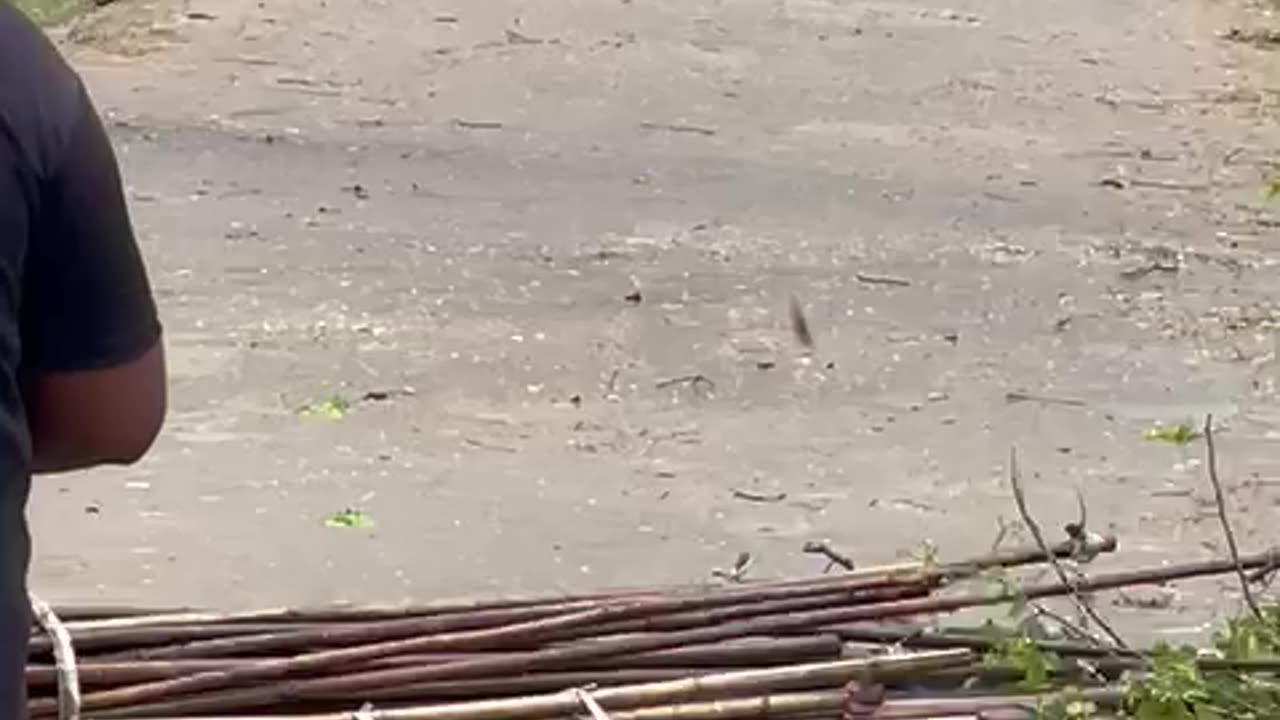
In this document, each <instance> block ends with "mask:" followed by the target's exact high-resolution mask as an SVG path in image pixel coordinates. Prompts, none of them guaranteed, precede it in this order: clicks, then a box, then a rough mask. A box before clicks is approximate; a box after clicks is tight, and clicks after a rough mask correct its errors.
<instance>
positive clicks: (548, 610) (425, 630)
mask: <svg viewBox="0 0 1280 720" xmlns="http://www.w3.org/2000/svg"><path fill="white" fill-rule="evenodd" d="M595 607H596V606H595V605H594V604H593V603H590V602H584V601H578V602H573V603H565V604H561V605H546V606H529V607H512V608H495V609H486V610H477V611H476V612H473V613H448V614H442V615H427V616H423V617H411V618H407V619H399V620H386V621H379V622H372V623H358V624H352V625H338V626H331V625H329V626H326V625H323V624H319V625H315V626H310V627H308V626H303V627H301V628H297V627H295V628H288V627H286V628H283V629H278V630H275V631H272V632H265V633H259V634H252V635H247V634H240V635H235V636H232V637H222V638H217V639H213V640H207V641H204V642H189V643H184V644H180V645H167V646H164V647H159V648H139V649H135V650H133V651H130V652H127V653H121V654H119V655H117V656H116V659H121V660H123V659H132V660H181V659H184V658H207V657H226V656H229V655H241V656H244V655H260V654H265V653H273V654H282V653H289V652H298V651H306V650H315V649H318V648H329V647H338V646H342V645H343V644H348V643H372V642H378V641H392V640H397V639H400V638H405V637H413V636H419V635H431V634H435V633H448V632H455V631H470V630H481V629H485V628H495V627H502V626H505V625H510V624H513V623H526V622H535V621H538V620H543V619H546V618H551V617H555V616H558V615H563V614H566V613H572V612H582V611H587V610H591V609H593V608H595ZM228 627H236V626H235V625H231V626H228ZM161 630H163V628H161Z"/></svg>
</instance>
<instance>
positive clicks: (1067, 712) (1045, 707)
mask: <svg viewBox="0 0 1280 720" xmlns="http://www.w3.org/2000/svg"><path fill="white" fill-rule="evenodd" d="M1096 717H1098V705H1097V703H1094V702H1093V701H1091V700H1089V699H1088V698H1086V697H1084V695H1083V694H1082V693H1081V692H1080V690H1079V689H1077V688H1068V689H1066V690H1064V691H1063V692H1061V693H1058V694H1057V695H1054V696H1052V697H1050V698H1047V699H1042V700H1041V701H1040V703H1039V704H1038V705H1037V706H1036V710H1035V718H1036V720H1093V718H1096Z"/></svg>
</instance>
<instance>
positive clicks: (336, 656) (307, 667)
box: [31, 578, 901, 715]
mask: <svg viewBox="0 0 1280 720" xmlns="http://www.w3.org/2000/svg"><path fill="white" fill-rule="evenodd" d="M858 583H861V584H862V585H866V586H869V588H870V589H868V590H865V591H862V592H861V593H859V592H857V591H855V590H853V589H852V588H857V587H858ZM846 587H849V588H851V589H850V590H849V592H848V593H847V597H845V598H844V599H845V601H846V602H848V603H854V604H856V603H858V602H859V601H860V597H861V596H863V595H866V599H867V600H875V599H877V596H876V595H873V594H870V593H875V592H877V591H897V592H901V589H900V588H898V587H896V586H893V585H889V586H888V587H886V586H885V582H884V581H883V580H881V579H874V578H873V579H870V580H862V581H858V580H849V581H846ZM776 592H777V591H775V590H771V589H768V588H759V589H753V590H752V591H751V592H740V593H724V594H722V595H720V596H716V597H711V598H708V597H705V596H703V597H692V598H672V599H662V600H653V601H642V602H637V603H632V604H622V605H617V606H605V607H601V608H593V609H590V610H584V611H581V612H575V613H566V614H563V615H557V616H554V617H550V618H545V619H541V620H533V621H529V622H523V623H513V624H511V625H505V626H502V627H497V628H486V629H481V630H469V631H461V632H457V633H452V634H442V635H429V636H425V637H418V638H411V639H408V640H394V641H384V642H378V643H371V644H367V645H358V646H354V647H346V648H339V649H335V650H325V651H320V652H314V653H308V654H306V655H300V656H298V657H294V658H288V659H278V660H265V661H261V662H257V663H254V664H252V665H249V666H245V667H242V668H234V669H230V670H222V671H216V672H209V673H201V674H199V675H193V676H189V677H184V678H178V679H173V680H165V681H159V682H154V683H146V684H140V685H133V686H127V687H123V688H116V689H111V690H102V691H97V692H91V693H88V694H86V695H85V697H84V699H83V700H84V703H85V704H84V707H85V709H86V711H88V710H103V709H106V708H111V707H119V706H123V705H130V704H135V703H142V702H148V701H152V700H158V699H161V698H166V697H173V696H175V695H179V694H190V693H195V692H203V691H208V690H216V689H221V688H227V687H232V686H234V685H235V684H237V683H241V682H258V681H268V680H278V679H281V678H285V677H293V676H297V675H300V674H304V673H313V672H316V671H319V670H323V669H326V668H335V667H340V666H342V665H344V664H350V663H353V662H355V661H366V660H373V659H376V658H380V657H388V656H391V655H398V654H405V653H411V652H422V651H434V650H446V651H447V650H460V649H483V648H493V647H501V646H502V643H503V642H510V641H512V640H517V641H518V640H526V639H529V638H543V637H546V636H548V635H551V634H554V633H556V632H559V631H565V630H574V629H577V628H582V627H588V626H592V625H596V624H600V623H604V622H608V621H612V620H626V619H629V618H632V617H642V616H644V615H645V614H652V613H656V612H677V611H681V610H685V609H688V608H690V607H695V608H696V607H701V606H705V605H707V604H708V603H720V602H726V601H727V600H732V601H743V600H748V601H749V600H753V599H768V598H770V597H773V596H774V595H775V594H776ZM796 592H799V593H807V592H812V590H811V589H801V590H799V591H796V590H792V589H787V590H785V593H796ZM736 625H737V624H735V623H730V624H727V625H724V626H722V627H730V626H736ZM712 630H714V628H712ZM689 632H697V631H687V632H685V633H672V634H671V635H670V636H669V638H668V637H661V636H653V637H646V638H622V639H621V642H622V644H619V640H618V639H614V640H613V641H611V642H604V641H602V642H598V643H594V644H593V646H592V647H591V648H585V647H578V646H575V647H574V648H570V649H561V648H554V649H550V650H544V651H538V652H532V653H526V654H524V655H523V656H521V657H517V658H495V659H493V660H487V659H481V660H474V661H467V662H463V663H450V664H447V665H438V666H432V667H427V668H406V669H404V670H383V671H378V672H371V673H354V674H350V675H347V676H346V677H347V678H352V677H358V678H367V680H368V681H369V682H372V683H374V684H375V685H377V684H382V683H383V682H384V678H383V677H381V676H382V675H387V676H395V677H397V678H400V677H401V676H403V679H401V680H400V682H424V681H426V680H429V679H436V678H431V677H427V676H423V677H418V676H416V675H415V674H414V673H430V672H431V671H433V670H434V671H439V670H441V669H443V668H452V669H454V670H452V671H453V672H456V671H457V669H458V668H463V667H467V668H470V667H471V666H477V667H483V668H488V667H489V666H491V665H492V666H494V667H495V671H500V672H505V671H509V670H512V669H521V670H531V669H535V667H540V666H528V667H525V666H526V665H527V663H528V662H529V661H528V660H526V659H525V658H526V657H528V658H532V659H534V660H535V662H536V661H545V660H552V661H563V660H569V659H583V660H585V659H588V658H592V657H607V656H609V655H616V654H622V653H630V652H641V651H648V650H661V649H665V648H669V647H675V646H677V645H681V644H686V639H685V638H683V637H681V636H683V635H687V634H688V633H689ZM751 634H758V633H754V632H742V633H738V634H729V635H723V634H719V633H712V634H710V635H708V636H707V637H706V638H705V641H706V642H715V641H719V640H727V639H733V638H735V637H745V636H747V635H751ZM699 641H703V640H699ZM539 652H541V653H543V654H541V655H539ZM446 672H450V671H446ZM471 672H474V671H471ZM467 676H468V677H476V675H474V674H472V675H467ZM447 677H461V676H457V675H445V676H443V677H441V678H438V679H446V678H447ZM301 682H302V681H299V683H291V684H289V685H287V686H284V685H281V686H277V689H280V690H283V689H284V688H294V687H301V684H300V683H301ZM259 692H260V691H259ZM31 711H32V713H33V714H36V715H40V714H47V713H48V712H49V708H48V707H47V705H46V704H45V703H44V702H43V701H42V700H35V701H33V702H32V703H31Z"/></svg>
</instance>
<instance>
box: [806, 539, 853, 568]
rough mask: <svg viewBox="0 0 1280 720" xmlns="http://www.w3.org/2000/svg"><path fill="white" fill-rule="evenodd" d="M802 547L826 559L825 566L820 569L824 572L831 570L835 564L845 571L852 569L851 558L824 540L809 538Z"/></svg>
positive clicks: (811, 553) (807, 551)
mask: <svg viewBox="0 0 1280 720" xmlns="http://www.w3.org/2000/svg"><path fill="white" fill-rule="evenodd" d="M802 549H803V551H804V552H806V553H809V554H810V555H821V556H823V557H825V558H826V559H827V567H826V568H825V569H824V570H823V571H822V572H823V573H824V574H825V573H828V572H831V568H833V567H836V566H839V567H841V568H844V570H846V571H851V570H853V569H854V564H853V560H851V559H850V558H849V556H848V555H845V554H843V553H841V552H838V551H837V550H836V549H835V548H833V547H831V545H829V544H828V543H827V542H826V541H823V540H810V541H809V542H806V543H805V544H804V547H803V548H802Z"/></svg>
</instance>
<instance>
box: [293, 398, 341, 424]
mask: <svg viewBox="0 0 1280 720" xmlns="http://www.w3.org/2000/svg"><path fill="white" fill-rule="evenodd" d="M350 411H351V403H350V402H349V401H347V400H346V399H345V398H342V397H339V396H337V395H334V396H333V397H330V398H328V399H326V400H322V401H320V402H318V403H312V404H311V405H307V406H305V407H303V408H302V409H300V410H299V411H298V414H299V415H301V416H302V417H310V418H320V419H322V420H341V419H342V418H344V417H346V416H347V413H348V412H350Z"/></svg>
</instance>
